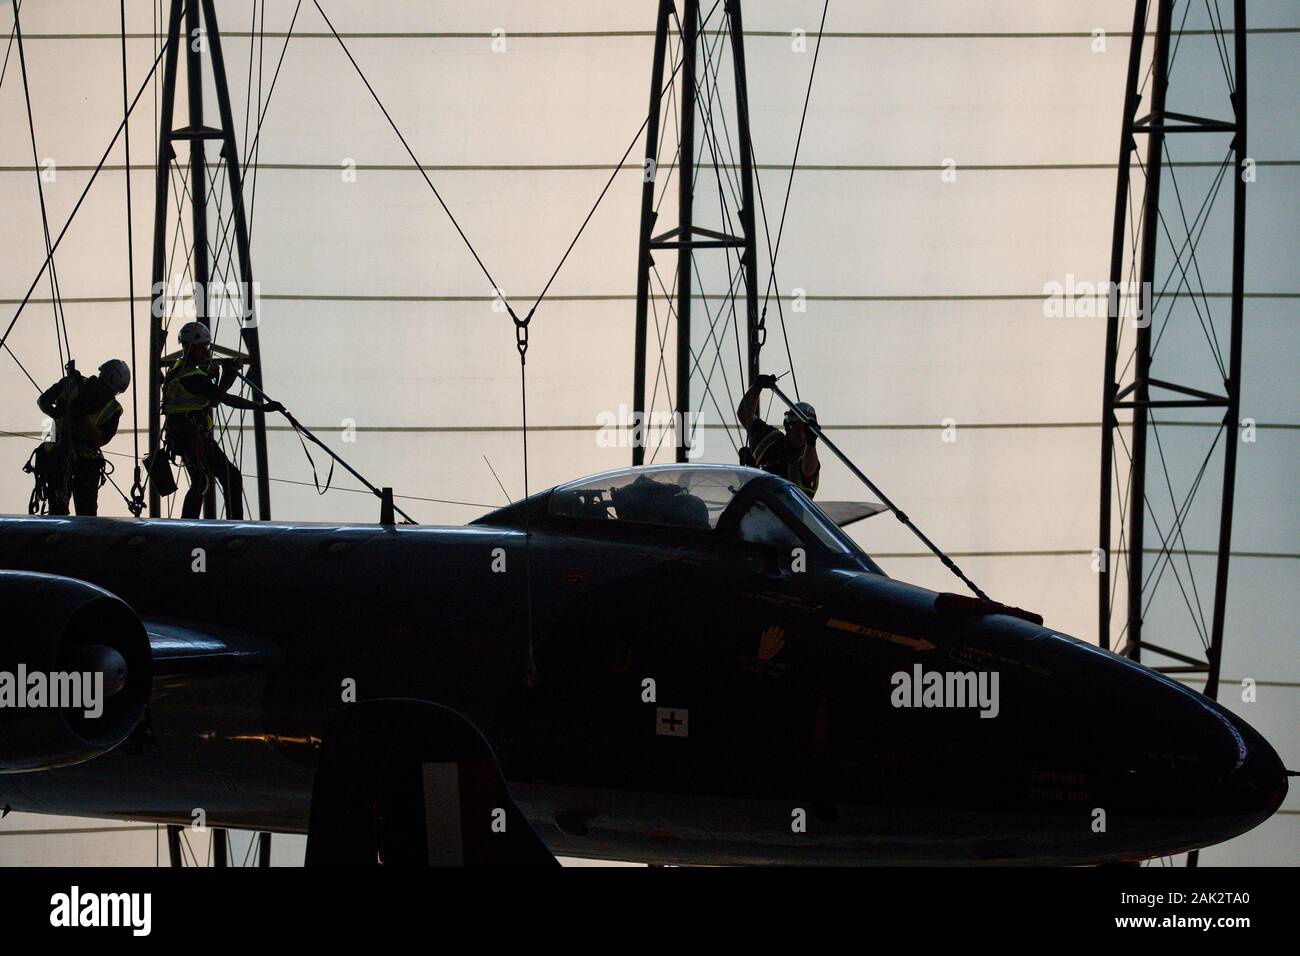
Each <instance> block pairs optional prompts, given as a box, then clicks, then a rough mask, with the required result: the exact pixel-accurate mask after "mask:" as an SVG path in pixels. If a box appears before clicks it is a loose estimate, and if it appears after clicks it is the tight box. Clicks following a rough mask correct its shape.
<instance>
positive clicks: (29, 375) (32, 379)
mask: <svg viewBox="0 0 1300 956" xmlns="http://www.w3.org/2000/svg"><path fill="white" fill-rule="evenodd" d="M4 349H5V351H6V352H8V353H9V357H10V358H11V359H13V360H14V361H15V362H17V363H18V367H19V368H20V369H22V371H23V374H24V375H26V376H27V381H29V382H31V383H32V384H33V385H35V386H36V391H38V392H44V391H45V389H43V388H41V386H40V384H39V383H38V382H37V381H36V379H34V378H32V373H31V372H29V371H27V366H25V365H23V363H22V362H19V361H18V356H17V355H14V350H13V349H11V348H10V347H9V346H8V345H6V346H5V347H4Z"/></svg>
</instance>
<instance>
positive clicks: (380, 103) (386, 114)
mask: <svg viewBox="0 0 1300 956" xmlns="http://www.w3.org/2000/svg"><path fill="white" fill-rule="evenodd" d="M312 3H313V4H314V5H315V7H316V9H317V10H318V11H319V12H320V15H321V18H322V19H323V20H324V21H325V25H326V26H327V27H329V30H330V33H332V34H334V39H335V40H337V41H338V43H339V46H340V47H342V49H343V52H344V54H345V55H346V56H347V58H348V61H349V62H351V64H352V68H353V69H354V70H356V71H357V76H359V77H361V82H362V83H364V84H365V85H366V89H367V90H369V91H370V96H371V97H372V98H373V99H374V101H375V105H377V106H378V107H379V109H380V112H382V113H383V114H384V119H386V120H388V125H389V126H391V127H392V128H393V132H394V133H396V134H397V138H398V139H399V140H401V142H402V146H403V147H404V148H405V149H406V154H407V155H408V156H410V157H411V162H413V163H415V168H416V169H417V170H419V172H420V175H421V176H423V177H424V181H425V182H426V183H428V185H429V188H430V189H431V190H433V196H434V198H435V199H437V200H438V205H440V206H442V211H443V212H445V213H446V214H447V218H448V219H450V220H451V224H452V225H453V226H454V227H455V229H456V232H457V234H458V235H459V236H460V238H461V241H462V242H464V243H465V248H467V249H468V250H469V254H470V255H471V256H473V257H474V261H475V262H477V263H478V267H479V269H480V270H482V272H483V275H484V276H486V277H487V280H488V282H489V283H491V285H492V290H493V292H494V293H495V294H496V295H497V296H499V297H500V298H501V301H502V303H503V304H504V305H505V307H506V311H507V312H509V313H510V316H511V318H514V319H515V321H516V322H518V321H519V319H518V318H517V317H515V313H514V309H513V308H511V306H510V302H509V300H507V299H506V294H505V292H503V291H502V289H501V286H499V285H497V281H496V279H494V278H492V273H491V272H489V271H488V267H487V266H486V265H484V264H483V260H482V259H481V258H480V257H479V254H478V252H477V251H476V250H475V249H474V244H473V243H472V242H470V241H469V236H467V235H465V230H463V229H462V228H461V227H460V223H459V222H457V221H456V217H455V216H454V215H452V212H451V209H450V208H448V206H447V204H446V202H444V201H443V198H442V194H441V193H439V192H438V187H437V186H435V185H434V184H433V180H432V179H430V178H429V174H428V173H426V172H425V171H424V166H423V165H421V163H420V160H419V158H418V157H417V156H416V155H415V151H414V150H412V149H411V144H410V143H408V142H407V141H406V137H405V136H403V135H402V131H401V130H400V129H398V127H397V124H396V123H395V122H394V121H393V117H392V116H391V115H390V114H389V112H388V108H387V107H386V106H384V103H383V101H382V100H381V99H380V98H379V94H378V93H376V92H375V88H374V87H373V86H371V85H370V80H369V79H367V78H366V74H365V72H364V71H363V70H362V69H361V67H360V65H359V64H358V63H357V61H356V59H355V58H354V57H353V56H352V51H351V50H349V49H348V45H347V44H346V43H344V42H343V38H342V37H341V36H339V33H338V31H337V30H335V29H334V24H333V23H332V22H331V21H330V18H329V17H328V16H326V14H325V11H324V10H323V9H322V8H321V5H320V0H312Z"/></svg>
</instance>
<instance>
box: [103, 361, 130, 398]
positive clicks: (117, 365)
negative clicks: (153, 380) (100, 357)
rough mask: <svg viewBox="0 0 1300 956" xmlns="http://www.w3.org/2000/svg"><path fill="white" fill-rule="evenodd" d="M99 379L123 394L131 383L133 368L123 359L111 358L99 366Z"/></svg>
mask: <svg viewBox="0 0 1300 956" xmlns="http://www.w3.org/2000/svg"><path fill="white" fill-rule="evenodd" d="M99 380H100V381H101V382H103V383H104V384H105V385H107V386H108V387H109V388H110V389H112V390H113V391H114V392H116V393H118V394H121V393H122V392H125V391H126V388H127V386H128V385H130V384H131V370H130V369H129V368H127V365H126V363H125V362H123V361H122V360H121V359H109V360H108V361H107V362H105V363H104V364H103V365H101V366H100V367H99Z"/></svg>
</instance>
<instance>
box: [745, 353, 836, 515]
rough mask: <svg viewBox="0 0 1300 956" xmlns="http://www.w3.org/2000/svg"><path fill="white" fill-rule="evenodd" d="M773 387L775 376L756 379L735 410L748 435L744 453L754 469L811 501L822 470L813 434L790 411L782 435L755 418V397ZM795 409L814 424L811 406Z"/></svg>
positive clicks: (756, 407) (802, 405)
mask: <svg viewBox="0 0 1300 956" xmlns="http://www.w3.org/2000/svg"><path fill="white" fill-rule="evenodd" d="M774 385H776V376H775V375H760V376H758V378H756V379H754V384H753V385H751V386H750V389H749V391H747V392H746V393H745V396H744V398H742V399H741V400H740V405H739V406H738V407H737V408H736V417H737V418H739V419H740V424H742V425H744V426H745V430H746V431H747V432H748V434H749V445H748V448H747V449H746V451H748V452H749V454H750V456H751V460H752V462H753V465H754V467H755V468H761V469H763V471H767V472H771V473H772V474H774V475H780V476H781V477H782V478H785V479H788V480H789V481H790V482H791V483H793V484H794V485H796V486H797V487H798V488H799V490H801V491H802V492H803V493H804V494H806V495H807V496H808V497H809V498H812V497H813V496H814V495H816V494H817V485H818V484H819V483H820V480H821V469H822V465H821V461H819V460H818V458H817V434H816V433H815V432H814V431H813V430H812V429H811V428H808V427H807V426H806V425H805V424H804V423H803V422H802V421H801V420H800V419H799V416H798V415H796V414H795V413H794V412H793V411H792V410H790V409H787V410H786V413H785V421H784V423H783V424H784V426H785V430H784V431H782V430H781V429H779V428H774V427H773V426H771V425H769V424H768V423H767V422H765V421H763V419H761V418H759V417H758V394H759V392H761V391H762V390H763V389H765V388H772V387H773V386H774ZM796 407H797V408H798V409H799V411H801V412H803V414H804V417H806V418H807V419H808V420H809V421H811V422H812V423H813V424H816V423H817V412H816V410H815V409H814V408H813V407H812V406H811V405H809V404H808V403H807V402H798V403H797V404H796Z"/></svg>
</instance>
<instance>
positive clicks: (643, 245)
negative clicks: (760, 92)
mask: <svg viewBox="0 0 1300 956" xmlns="http://www.w3.org/2000/svg"><path fill="white" fill-rule="evenodd" d="M723 10H724V15H725V19H726V21H727V24H728V26H727V27H726V31H727V39H728V40H729V42H730V46H731V58H732V67H733V76H734V84H735V122H736V132H737V137H738V139H739V143H738V153H739V155H738V163H737V165H738V166H739V179H740V183H739V185H740V190H739V199H740V204H739V208H738V209H737V211H736V226H738V229H736V230H733V232H721V231H718V230H713V229H706V228H703V227H701V226H698V225H696V223H695V191H696V173H697V161H696V133H697V126H696V122H697V119H698V118H700V115H699V114H701V113H703V117H702V118H703V119H704V122H705V127H706V128H705V129H704V130H703V132H704V142H705V145H708V146H709V147H710V148H711V149H712V148H713V144H715V143H717V142H718V134H717V131H716V129H715V128H714V126H715V123H716V122H717V120H718V117H717V113H718V112H720V110H721V107H720V105H719V106H718V107H716V108H715V107H714V106H713V104H712V102H711V100H710V102H708V103H705V102H703V99H702V95H701V82H700V79H701V78H700V75H699V65H700V57H699V52H700V46H701V32H700V27H701V21H700V4H699V0H683V5H682V13H681V16H680V18H679V17H678V15H677V7H676V3H675V2H674V0H659V15H658V20H657V22H656V27H655V45H654V63H653V66H652V68H651V73H650V110H649V120H648V122H647V124H646V149H645V160H646V165H645V170H646V175H645V176H644V177H643V179H644V185H643V186H642V190H641V227H640V243H639V248H638V261H637V287H636V345H635V352H636V354H635V366H634V369H633V383H634V384H633V393H634V394H633V400H632V409H633V414H634V418H633V421H634V422H642V421H643V419H642V416H643V415H644V413H645V411H646V364H647V354H646V339H647V320H648V317H649V311H650V304H651V298H652V296H653V295H654V293H653V290H652V289H651V279H652V274H653V272H654V258H653V257H654V253H655V252H656V251H657V250H660V249H673V250H676V251H677V278H676V295H675V300H676V306H675V310H674V311H675V314H676V319H677V321H676V337H677V348H676V362H675V375H674V378H675V383H676V397H675V399H674V411H675V412H676V414H677V419H676V421H677V422H678V423H679V424H680V425H681V426H682V427H679V428H678V431H677V460H678V461H679V462H682V461H686V459H687V449H688V446H689V442H690V438H689V425H687V424H686V423H688V422H690V420H691V419H690V413H691V371H692V365H693V361H692V352H691V300H692V294H693V292H694V289H695V278H696V266H695V262H694V252H695V250H697V249H723V250H724V251H726V252H727V255H728V256H729V257H730V255H731V252H730V250H736V254H737V255H738V257H739V269H740V272H741V275H740V276H738V277H737V278H738V279H739V281H740V282H743V284H744V297H745V329H746V341H747V343H748V356H747V362H746V375H747V377H748V380H749V381H750V382H752V381H753V379H754V377H755V376H756V375H757V374H758V359H759V352H760V350H761V348H762V339H763V330H762V327H761V323H760V320H759V314H758V274H757V273H758V260H757V255H756V246H755V237H756V234H755V226H754V223H755V217H754V160H753V147H752V143H751V140H750V129H749V103H748V90H747V84H746V80H745V42H744V29H743V27H742V23H741V12H740V0H725V2H724V3H723ZM674 21H676V23H677V28H676V29H675V28H674V27H673V23H674ZM675 32H677V33H679V35H680V40H681V62H680V64H679V66H678V67H677V69H679V70H680V72H681V79H680V87H679V90H678V92H679V105H680V125H679V127H678V129H679V131H680V132H679V138H680V150H679V153H678V182H677V190H678V218H677V225H676V226H675V227H674V228H672V229H669V230H667V231H664V232H660V233H658V234H656V233H655V227H656V221H657V219H658V213H657V211H656V203H655V185H656V180H657V179H658V178H659V177H658V174H659V172H660V167H659V166H658V165H657V164H658V161H659V147H660V142H659V137H660V121H661V113H662V105H663V103H662V100H663V97H664V94H665V92H666V88H665V87H666V86H667V87H669V88H670V87H671V86H672V82H673V79H672V76H675V71H674V73H673V74H672V76H670V77H669V78H668V80H667V83H665V75H664V65H665V59H666V54H667V50H668V40H669V36H670V34H672V33H675ZM705 49H706V54H707V49H708V48H707V46H706V48H705ZM703 79H704V84H703V85H704V86H706V87H707V85H708V83H709V72H708V69H707V60H706V69H705V75H704V77H703ZM716 83H717V78H716V75H715V77H714V85H715V87H716ZM701 107H703V109H702V108H701ZM723 122H725V120H723ZM713 160H714V165H715V167H717V166H718V165H720V164H721V162H722V159H721V157H720V156H718V155H717V153H716V152H715V153H714V155H713ZM719 191H720V193H721V186H720V184H719ZM661 198H662V197H661ZM736 232H738V233H739V234H738V235H737V234H734V233H736ZM728 268H729V270H730V262H728ZM735 291H736V290H735V284H733V286H732V288H731V289H729V295H734V293H735ZM651 404H653V397H652V399H651ZM644 434H645V430H644V425H643V424H642V425H639V426H635V427H634V431H633V442H632V464H633V465H640V464H643V463H644V461H645V447H644V441H643V440H641V439H642V438H643V436H644Z"/></svg>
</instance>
